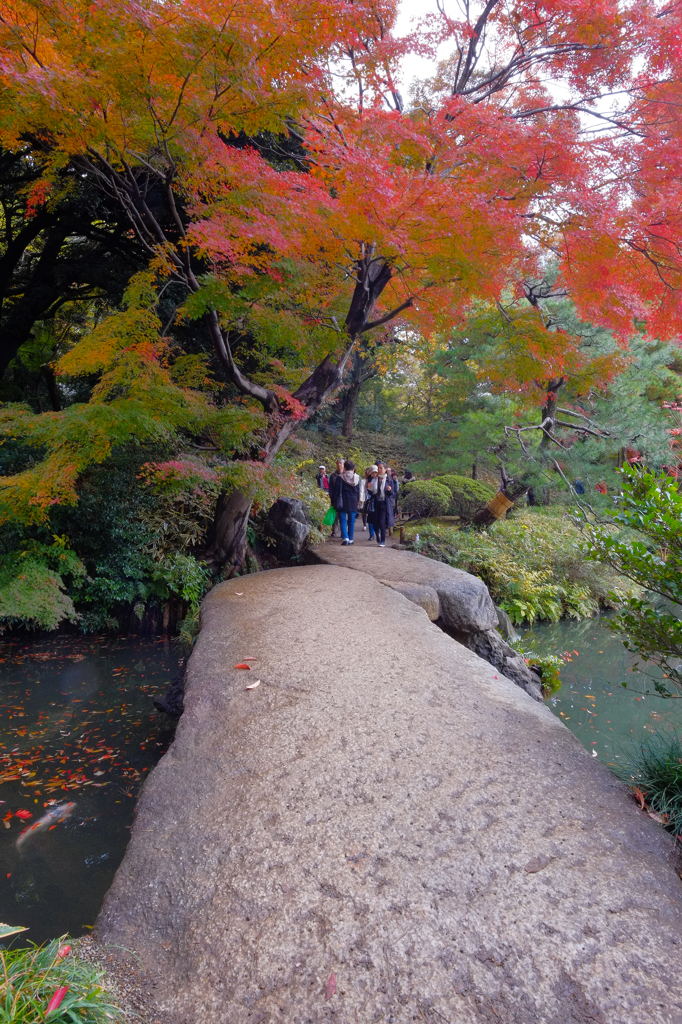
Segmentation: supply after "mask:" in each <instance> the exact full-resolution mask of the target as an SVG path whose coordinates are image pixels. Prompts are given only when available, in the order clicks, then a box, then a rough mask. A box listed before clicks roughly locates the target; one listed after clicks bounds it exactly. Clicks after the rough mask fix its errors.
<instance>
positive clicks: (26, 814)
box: [14, 811, 33, 821]
mask: <svg viewBox="0 0 682 1024" xmlns="http://www.w3.org/2000/svg"><path fill="white" fill-rule="evenodd" d="M14 813H15V815H16V817H17V818H23V819H24V821H28V819H29V818H32V817H33V815H32V814H31V812H30V811H15V812H14Z"/></svg>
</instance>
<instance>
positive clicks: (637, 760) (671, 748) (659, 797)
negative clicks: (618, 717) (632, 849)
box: [615, 733, 682, 838]
mask: <svg viewBox="0 0 682 1024" xmlns="http://www.w3.org/2000/svg"><path fill="white" fill-rule="evenodd" d="M615 771H616V774H617V775H618V777H619V778H621V779H622V780H623V781H624V782H627V783H628V785H629V786H630V787H631V788H632V789H633V790H634V792H635V796H636V797H637V799H638V800H639V802H640V806H642V808H646V809H648V810H649V811H650V813H651V814H652V816H653V817H656V818H657V820H658V821H660V822H661V824H662V825H663V826H664V827H665V828H666V829H667V830H668V832H671V833H672V834H673V835H674V836H676V837H679V838H682V743H681V742H680V738H679V736H678V735H677V734H676V733H674V734H672V735H669V734H663V733H657V734H656V735H654V736H651V737H650V738H649V739H647V740H646V741H645V742H643V743H642V744H641V745H640V747H639V748H638V749H636V750H632V751H630V752H628V753H626V754H625V755H624V756H623V759H622V760H621V764H620V765H618V766H617V768H616V769H615Z"/></svg>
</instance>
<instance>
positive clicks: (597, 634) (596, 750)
mask: <svg viewBox="0 0 682 1024" xmlns="http://www.w3.org/2000/svg"><path fill="white" fill-rule="evenodd" d="M531 645H533V648H534V650H536V651H538V653H541V654H559V655H564V656H565V657H566V659H567V660H566V664H565V665H564V667H563V668H562V669H561V672H560V677H561V684H562V685H561V689H560V690H559V691H558V693H556V694H554V695H553V696H552V697H550V698H549V700H548V701H547V703H548V705H549V707H550V708H551V709H552V711H553V712H554V714H555V715H557V716H558V717H560V718H561V721H562V722H564V723H565V724H566V725H567V726H568V728H569V729H570V730H571V731H572V732H574V733H575V734H576V736H577V737H578V738H579V739H580V740H581V742H582V743H583V744H584V745H585V746H586V747H587V749H588V750H589V751H590V752H591V753H592V754H593V756H595V757H598V758H599V759H600V760H602V761H604V762H605V763H606V764H610V765H614V764H616V765H617V764H618V762H619V761H622V760H623V758H624V757H625V756H626V755H627V752H628V751H629V750H632V749H633V748H634V747H638V746H639V745H640V744H641V743H642V742H644V741H646V739H647V737H648V736H650V735H651V734H652V733H658V732H660V733H665V732H669V731H670V732H672V731H675V730H677V731H678V732H679V733H682V700H680V699H678V698H675V699H672V700H670V699H669V700H664V699H662V698H661V697H658V696H656V695H651V694H649V695H646V693H645V691H646V690H651V689H653V686H652V683H651V680H650V679H648V678H647V676H646V675H644V674H643V673H641V672H638V671H637V670H636V669H635V668H634V663H635V661H636V658H634V657H633V656H632V655H629V654H628V653H627V651H626V650H625V648H624V647H623V645H622V643H621V642H620V640H618V639H617V637H616V636H615V635H614V634H612V633H611V632H610V631H609V630H608V629H607V628H606V626H605V625H604V622H603V620H602V618H599V617H597V618H594V619H588V620H586V621H583V622H571V621H562V622H558V623H556V624H555V625H543V624H540V625H535V626H534V627H533V628H532V629H529V630H526V631H525V632H524V636H523V646H524V648H526V649H527V648H529V647H530V646H531ZM569 659H570V660H569ZM623 682H627V689H624V688H623V687H622V685H621V683H623Z"/></svg>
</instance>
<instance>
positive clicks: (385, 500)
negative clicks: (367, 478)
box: [367, 462, 395, 548]
mask: <svg viewBox="0 0 682 1024" xmlns="http://www.w3.org/2000/svg"><path fill="white" fill-rule="evenodd" d="M377 470H378V472H377V475H376V476H375V477H374V479H373V480H372V481H371V483H370V484H369V486H368V488H367V489H368V491H369V493H370V495H371V501H372V505H373V506H374V509H373V511H372V513H371V516H370V523H372V525H373V527H374V530H375V533H376V538H377V544H378V545H379V547H380V548H385V547H386V530H387V529H391V528H392V526H393V524H394V523H395V513H394V511H393V481H392V479H391V478H390V477H389V476H388V475H387V473H386V466H385V465H384V463H383V462H377Z"/></svg>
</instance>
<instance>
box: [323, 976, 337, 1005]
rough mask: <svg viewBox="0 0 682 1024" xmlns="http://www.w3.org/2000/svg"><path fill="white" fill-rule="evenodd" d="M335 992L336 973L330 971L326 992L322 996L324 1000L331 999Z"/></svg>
mask: <svg viewBox="0 0 682 1024" xmlns="http://www.w3.org/2000/svg"><path fill="white" fill-rule="evenodd" d="M335 992H336V975H335V974H334V972H333V971H332V973H331V974H330V975H329V981H328V982H327V993H326V995H325V997H324V998H325V1000H327V999H331V997H332V996H333V995H334V993H335Z"/></svg>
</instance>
